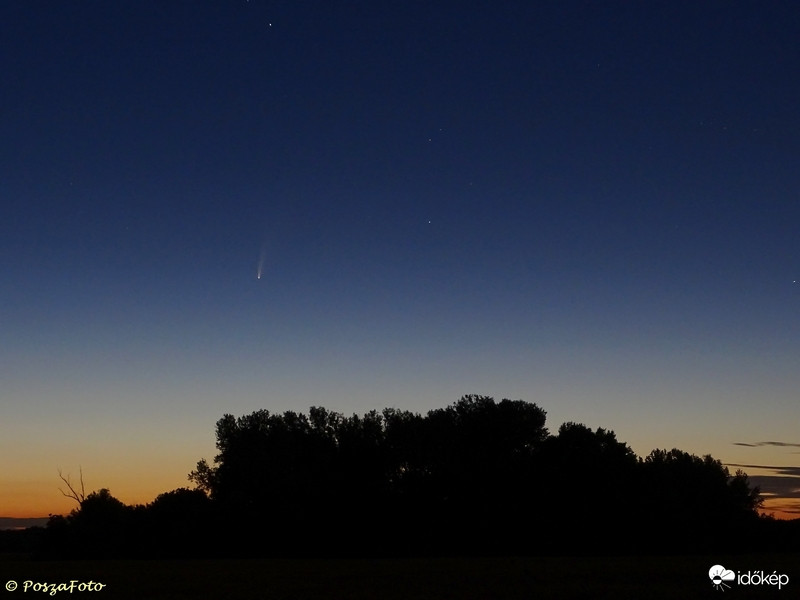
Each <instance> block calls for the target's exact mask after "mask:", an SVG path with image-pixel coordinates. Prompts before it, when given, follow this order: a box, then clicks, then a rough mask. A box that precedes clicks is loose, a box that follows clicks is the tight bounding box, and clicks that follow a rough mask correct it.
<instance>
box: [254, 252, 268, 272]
mask: <svg viewBox="0 0 800 600" xmlns="http://www.w3.org/2000/svg"><path fill="white" fill-rule="evenodd" d="M266 259H267V247H266V245H264V246H261V253H260V254H259V255H258V268H256V279H261V276H262V275H263V274H264V261H265V260H266Z"/></svg>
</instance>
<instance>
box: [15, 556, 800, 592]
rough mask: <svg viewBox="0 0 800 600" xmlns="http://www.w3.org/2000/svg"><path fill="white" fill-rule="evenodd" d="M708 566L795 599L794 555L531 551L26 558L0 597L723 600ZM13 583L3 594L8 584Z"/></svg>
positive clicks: (798, 562)
mask: <svg viewBox="0 0 800 600" xmlns="http://www.w3.org/2000/svg"><path fill="white" fill-rule="evenodd" d="M714 564H722V565H724V566H725V567H726V568H729V569H732V570H734V571H741V572H745V571H748V570H763V571H764V572H765V573H772V572H773V571H777V573H784V574H787V575H789V577H790V582H789V584H788V585H786V586H785V587H783V589H781V590H778V589H777V587H776V586H772V585H760V586H749V587H745V586H740V585H736V583H734V584H733V586H732V587H731V589H729V590H727V591H728V594H726V595H725V596H724V597H725V598H771V597H774V598H781V599H788V598H800V556H798V555H787V554H783V555H763V556H762V555H752V556H730V557H726V556H715V557H691V556H690V557H649V556H648V557H603V558H574V557H569V558H567V557H544V558H543V557H535V558H513V557H512V558H475V559H469V558H428V559H391V560H388V559H387V560H274V559H272V560H163V561H149V560H139V561H136V560H122V561H74V562H72V561H63V562H31V561H25V560H14V559H13V558H9V557H7V558H6V559H0V589H2V592H0V599H2V600H6V599H7V600H11V599H13V598H19V599H20V600H23V599H24V598H30V597H34V598H36V597H38V598H44V597H51V596H49V595H48V594H47V593H43V592H41V591H39V592H34V591H33V590H31V589H29V590H28V591H27V592H24V591H23V588H22V586H23V583H24V581H26V580H30V581H33V582H40V583H45V582H46V583H62V582H64V583H69V581H70V580H78V581H79V582H88V581H90V580H93V581H95V582H100V583H103V584H105V588H104V589H103V590H102V591H99V592H86V591H84V592H78V591H74V592H73V593H72V594H70V593H69V592H60V593H56V594H55V597H57V598H58V597H60V598H66V597H71V598H84V599H90V598H106V599H107V598H120V599H136V600H143V599H152V600H161V599H179V598H180V599H184V598H185V599H189V598H191V599H195V598H204V599H205V598H208V599H216V598H220V599H232V600H238V599H245V598H246V599H248V600H250V599H254V598H262V599H276V600H278V599H279V600H289V599H296V600H315V599H319V600H323V599H324V600H327V599H333V598H337V599H338V598H342V599H352V600H357V599H379V600H394V599H398V600H399V599H404V600H405V599H420V600H421V599H433V598H459V599H462V598H463V599H480V600H487V599H495V598H497V599H503V598H508V599H512V598H513V599H516V598H519V599H522V598H524V599H526V600H530V599H533V598H591V599H606V598H607V599H614V600H623V599H628V598H631V599H634V598H636V599H645V600H658V599H661V598H664V599H667V598H669V599H670V600H675V599H687V598H705V597H709V598H721V596H719V594H720V592H719V591H717V590H715V589H714V588H713V587H712V585H711V581H710V580H709V577H708V570H709V568H710V567H711V566H712V565H714ZM11 580H13V581H16V582H17V584H18V586H19V587H18V588H17V589H16V590H15V591H7V589H6V583H7V582H8V581H11Z"/></svg>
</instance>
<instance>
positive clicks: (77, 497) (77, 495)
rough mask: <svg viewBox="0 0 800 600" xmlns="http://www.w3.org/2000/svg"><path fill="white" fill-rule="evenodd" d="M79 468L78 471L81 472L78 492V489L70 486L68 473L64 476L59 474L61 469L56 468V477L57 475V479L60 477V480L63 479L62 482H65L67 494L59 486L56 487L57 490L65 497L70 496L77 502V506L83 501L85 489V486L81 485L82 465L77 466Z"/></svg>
mask: <svg viewBox="0 0 800 600" xmlns="http://www.w3.org/2000/svg"><path fill="white" fill-rule="evenodd" d="M79 468H80V473H81V491H80V493H78V491H77V490H76V489H75V488H74V487H72V482H71V481H70V480H69V475H67V476H66V477H64V476H63V475H62V474H61V469H58V477H59V479H61V481H63V482H64V483H66V484H67V488H68V489H69V494H68V493H67V492H65V491H64V490H62V489H61V488H58V491H59V492H61V493H62V494H64V496H66V497H67V498H72V499H73V500H75V502H77V503H78V506H80V505H81V504H82V503H83V501H84V500H85V499H86V490H85V488H84V486H83V467H79Z"/></svg>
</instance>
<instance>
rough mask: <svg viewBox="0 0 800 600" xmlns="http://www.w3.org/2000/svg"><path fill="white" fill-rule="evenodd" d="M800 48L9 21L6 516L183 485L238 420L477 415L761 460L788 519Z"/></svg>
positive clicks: (449, 15)
mask: <svg viewBox="0 0 800 600" xmlns="http://www.w3.org/2000/svg"><path fill="white" fill-rule="evenodd" d="M799 31H800V6H798V4H797V3H796V2H793V1H787V2H768V3H764V2H693V1H691V2H690V1H685V2H683V1H675V0H669V1H663V2H661V1H653V2H617V1H611V0H609V1H604V2H568V1H563V0H558V1H554V2H531V1H527V0H524V1H513V0H512V1H508V2H495V1H486V2H467V3H465V2H443V1H438V2H437V1H434V2H422V1H404V2H375V1H374V0H354V1H349V2H329V1H318V2H310V1H309V2H295V1H266V0H251V1H249V2H248V1H244V0H242V1H226V2H210V1H198V2H188V1H180V2H179V1H175V2H162V1H142V0H135V1H134V0H131V1H121V2H107V1H105V0H102V1H100V0H97V1H88V0H87V1H80V2H78V1H31V2H6V3H3V4H2V6H0V73H2V74H3V84H2V91H1V92H0V140H2V142H1V143H0V152H1V153H2V156H1V157H0V164H2V175H1V176H0V202H1V203H2V204H1V206H2V218H1V219H0V267H1V268H2V278H0V342H1V343H0V396H1V397H2V398H1V402H0V411H1V412H0V516H17V517H26V516H42V515H47V514H48V513H51V512H52V513H59V512H66V511H69V510H70V509H71V508H73V505H74V502H73V503H72V504H71V503H70V501H69V500H68V499H66V498H63V497H62V496H61V495H60V493H59V491H58V486H59V484H60V481H59V479H58V474H57V469H58V468H61V469H62V471H63V473H64V474H65V475H66V474H71V476H72V481H73V482H75V481H76V478H77V476H78V470H79V468H82V469H83V473H84V479H85V482H86V486H87V492H88V491H89V490H94V489H99V488H101V487H107V488H110V490H111V492H112V494H114V495H115V496H117V497H118V498H120V499H121V500H123V501H124V502H127V503H135V502H148V501H151V500H152V499H153V498H154V497H155V496H156V495H157V494H158V493H161V492H164V491H168V490H171V489H174V488H176V487H180V486H184V485H189V483H188V482H187V480H186V475H187V473H188V472H189V471H190V470H191V469H193V468H194V466H195V464H196V463H197V461H198V460H199V459H200V458H203V457H205V458H207V459H212V458H213V456H214V454H215V449H214V442H215V440H214V424H215V422H216V420H217V419H219V418H220V417H221V416H222V415H223V414H224V413H232V414H234V415H237V416H238V415H242V414H245V413H249V412H252V411H253V410H256V409H260V408H266V409H268V410H270V411H279V412H281V411H284V410H297V411H305V410H307V409H308V407H309V406H312V405H321V406H325V407H326V408H329V409H332V410H337V411H340V412H344V413H347V414H350V413H353V412H357V413H362V412H364V411H367V410H370V409H373V408H376V409H381V408H383V407H387V406H395V407H399V408H402V409H408V410H413V411H419V412H425V411H427V410H429V409H432V408H438V407H443V406H446V405H448V404H450V403H452V402H454V401H456V400H457V399H458V398H459V397H460V396H461V395H463V394H467V393H478V394H487V395H492V396H494V397H496V398H497V399H498V400H499V399H501V398H511V399H523V400H527V401H531V402H536V403H537V404H538V405H539V406H541V407H542V408H544V409H545V410H546V411H547V413H548V427H549V428H550V430H551V431H553V432H555V431H556V430H557V428H558V426H559V425H560V424H561V423H562V422H564V421H569V420H571V421H578V422H582V423H585V424H587V425H589V426H591V427H598V426H600V427H606V428H610V429H613V430H614V431H615V432H616V433H617V436H618V438H619V439H621V440H623V441H625V442H628V443H629V444H630V445H631V446H632V448H633V449H634V450H635V451H636V452H637V453H638V454H639V455H646V454H647V453H649V452H650V450H652V449H653V448H656V447H658V448H672V447H678V448H680V449H682V450H686V451H689V452H693V453H697V454H706V453H711V454H712V455H713V456H714V457H715V458H719V459H720V460H722V461H723V462H725V463H730V464H732V465H733V464H736V465H748V467H747V468H746V470H747V471H748V473H750V474H751V475H761V476H763V477H764V479H761V480H759V481H761V482H762V483H763V484H765V485H766V486H772V487H771V488H769V489H772V490H779V491H780V496H781V497H780V498H776V499H773V500H771V503H772V504H771V506H772V507H773V508H774V509H776V510H780V508H781V507H783V508H790V507H791V506H793V510H794V511H795V513H794V516H798V515H799V514H800V492H798V489H797V488H800V484H797V482H798V481H800V480H798V479H797V478H796V476H797V475H798V471H799V469H798V467H799V466H800V427H799V426H798V423H800V403H798V390H799V389H800V364H798V363H799V362H800V360H799V359H800V318H799V314H798V309H799V308H800V241H799V240H800V237H799V236H798V233H800V229H799V227H798V224H799V223H800V198H798V190H799V189H800V168H798V159H800V113H798V109H797V107H798V106H800V78H798V76H797V74H798V69H799V68H800V45H798V42H797V40H798V32H799ZM259 269H260V272H261V277H260V279H259V278H258V277H257V275H258V272H259ZM756 467H763V468H756ZM732 468H735V467H732ZM778 475H780V476H787V475H791V476H794V477H795V479H786V478H785V477H784V478H783V479H781V480H779V481H778V480H775V479H774V477H775V476H778ZM795 484H797V485H795ZM792 490H794V491H792ZM776 493H777V492H776ZM784 514H785V515H789V514H791V513H784Z"/></svg>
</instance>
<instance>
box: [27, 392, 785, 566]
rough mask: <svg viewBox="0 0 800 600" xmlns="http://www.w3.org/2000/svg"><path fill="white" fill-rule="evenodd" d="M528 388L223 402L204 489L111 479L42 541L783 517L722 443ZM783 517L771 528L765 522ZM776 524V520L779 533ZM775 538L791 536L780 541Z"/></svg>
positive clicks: (589, 544)
mask: <svg viewBox="0 0 800 600" xmlns="http://www.w3.org/2000/svg"><path fill="white" fill-rule="evenodd" d="M545 421H546V413H545V411H544V410H542V409H541V408H540V407H538V406H537V405H536V404H533V403H529V402H524V401H521V400H515V401H512V400H502V401H500V402H496V401H495V400H494V399H493V398H491V397H487V396H475V395H471V396H464V397H463V398H461V399H460V400H459V401H458V402H455V403H454V404H452V405H450V406H448V407H446V408H440V409H435V410H431V411H429V412H428V413H427V414H426V415H421V414H418V413H414V412H409V411H403V410H398V409H394V408H388V409H385V410H383V411H381V412H378V411H370V412H367V413H366V414H363V415H360V416H359V415H355V414H354V415H352V416H349V417H348V416H344V415H342V414H340V413H337V412H334V411H329V410H327V409H325V408H321V407H312V408H310V410H309V411H308V413H307V414H306V413H297V412H292V411H287V412H284V413H282V414H273V413H270V412H269V411H267V410H260V411H256V412H253V413H252V414H249V415H245V416H242V417H238V418H236V417H234V416H233V415H230V414H226V415H224V416H223V417H222V418H221V419H220V420H219V421H218V422H217V424H216V442H217V449H218V454H217V455H216V456H215V457H214V459H213V461H212V462H211V463H209V462H208V461H206V460H205V459H203V460H200V461H199V462H198V464H197V467H196V468H195V469H194V470H193V471H192V472H191V473H190V474H189V476H188V478H189V480H190V481H191V483H193V484H194V488H193V489H188V488H181V489H177V490H173V491H171V492H167V493H164V494H161V495H160V496H158V497H157V498H156V499H155V500H154V501H153V502H151V503H150V504H147V505H137V506H127V505H125V504H123V503H122V502H120V501H119V500H118V499H116V498H114V497H113V496H112V495H111V493H110V492H109V490H107V489H101V490H99V491H96V492H92V493H91V494H89V495H88V496H85V497H83V498H77V500H78V501H79V507H78V508H77V509H76V510H74V511H73V512H72V513H71V514H69V515H67V516H52V517H51V518H50V521H49V523H48V524H47V527H46V529H45V531H44V534H43V535H42V536H41V540H40V543H39V546H38V549H39V550H38V551H39V554H40V555H41V556H49V557H54V556H85V557H89V556H92V557H121V556H147V557H158V556H358V557H367V556H424V555H431V554H437V555H442V554H473V555H503V554H504V555H509V554H565V553H567V554H582V553H583V554H604V553H620V554H638V553H641V552H647V553H654V552H658V553H661V552H663V553H676V552H677V553H684V552H693V553H699V552H713V551H726V552H735V551H747V550H752V549H753V548H752V544H753V543H754V542H755V540H756V539H757V538H758V539H759V540H760V544H761V545H760V547H759V549H763V547H764V543H765V538H764V535H763V534H764V532H765V531H767V528H772V527H774V524H772V523H767V521H768V520H767V519H765V518H763V517H759V514H758V508H759V507H760V505H761V502H762V500H761V497H760V494H759V489H758V488H757V487H753V486H751V485H750V482H749V480H748V478H747V475H746V474H745V473H743V472H741V471H737V472H736V473H734V474H731V473H729V471H728V469H727V468H726V467H725V466H723V465H722V464H721V463H720V461H718V460H715V459H713V458H712V457H711V456H704V457H698V456H695V455H692V454H689V453H686V452H683V451H681V450H678V449H672V450H660V449H657V450H653V451H652V452H651V453H650V454H649V455H647V456H646V457H638V456H636V454H635V453H634V452H633V451H632V449H631V448H630V447H629V446H628V445H627V444H625V443H623V442H621V441H619V440H617V438H616V435H615V434H614V432H613V431H610V430H606V429H603V428H598V429H595V430H592V429H591V428H589V427H587V426H586V425H583V424H579V423H564V424H563V425H561V427H560V428H559V429H558V432H557V433H556V434H551V433H549V432H548V429H547V428H546V426H545ZM769 531H772V529H769ZM779 537H780V536H778V535H773V536H772V538H774V539H775V540H778V539H779ZM778 545H779V544H777V542H776V547H775V548H774V549H779V548H778V547H777V546H778Z"/></svg>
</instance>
